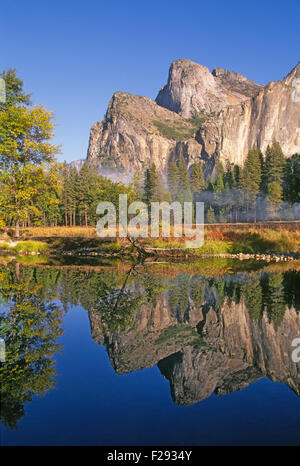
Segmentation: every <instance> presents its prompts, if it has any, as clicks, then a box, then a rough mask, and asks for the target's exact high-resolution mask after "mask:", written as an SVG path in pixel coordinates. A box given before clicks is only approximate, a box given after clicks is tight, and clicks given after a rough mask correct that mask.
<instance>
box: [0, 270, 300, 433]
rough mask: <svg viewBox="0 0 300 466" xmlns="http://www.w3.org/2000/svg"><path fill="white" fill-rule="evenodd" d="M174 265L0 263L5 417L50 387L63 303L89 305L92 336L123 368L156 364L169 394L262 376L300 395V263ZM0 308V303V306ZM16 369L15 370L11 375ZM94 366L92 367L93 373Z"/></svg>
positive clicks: (176, 396)
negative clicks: (298, 342) (246, 267)
mask: <svg viewBox="0 0 300 466" xmlns="http://www.w3.org/2000/svg"><path fill="white" fill-rule="evenodd" d="M183 270H184V269H182V268H181V267H180V266H172V267H170V268H168V267H166V268H165V269H164V268H163V267H162V268H160V267H158V268H156V267H155V266H152V267H149V266H147V267H144V266H142V265H136V266H133V267H125V266H121V267H119V268H118V267H74V266H73V267H43V266H40V267H31V266H20V267H19V266H17V265H16V264H10V265H8V266H5V267H4V266H3V267H0V278H1V280H0V285H1V286H0V293H1V302H2V305H1V313H0V318H1V319H0V327H1V333H2V334H3V335H4V339H5V341H6V343H7V349H8V353H7V360H6V362H5V363H3V364H2V365H1V404H2V406H1V418H2V421H3V422H4V424H5V425H7V426H9V427H16V425H17V422H18V420H19V419H21V418H22V417H23V415H24V405H25V404H26V403H27V402H29V401H31V399H32V397H33V396H34V395H37V394H43V393H45V392H46V391H47V390H50V389H51V388H52V387H53V383H54V376H55V360H53V358H52V356H53V355H54V354H55V352H56V351H57V350H58V349H59V346H58V344H57V339H58V337H59V336H60V335H61V334H62V326H61V323H62V317H63V314H62V310H61V309H60V306H58V305H57V302H58V301H57V300H56V299H55V298H57V299H58V300H59V301H60V302H61V305H62V307H63V308H64V310H65V311H66V310H67V309H68V306H69V305H81V306H82V307H83V308H84V309H86V310H87V311H88V315H89V319H90V326H91V333H92V338H93V339H94V341H95V342H96V343H98V344H100V345H104V347H105V348H106V350H107V352H108V355H109V358H110V361H111V364H112V366H113V368H114V369H115V371H116V372H117V373H119V374H125V373H129V372H132V371H135V370H139V369H142V368H150V367H152V366H154V365H158V368H159V370H160V371H161V373H162V374H163V376H165V377H166V378H167V379H168V380H169V382H170V387H171V393H172V398H173V400H174V402H175V403H177V404H182V405H191V404H193V403H196V402H198V401H200V400H203V399H205V398H207V397H209V396H210V395H211V394H212V393H213V392H215V393H216V394H217V395H223V394H226V393H230V392H233V391H236V390H240V389H243V388H244V387H246V386H247V385H249V384H251V383H253V382H254V381H256V380H258V379H259V378H261V377H268V378H269V379H271V380H273V381H280V382H283V383H285V384H286V385H288V386H289V387H290V388H291V389H292V390H294V392H295V393H296V394H297V395H298V396H299V395H300V364H296V363H295V362H293V361H292V358H291V353H292V350H293V348H292V346H291V342H292V341H293V339H294V338H297V337H299V336H300V314H299V311H300V295H299V289H300V272H299V271H297V270H295V269H288V270H286V271H282V270H281V269H280V268H279V267H276V266H274V268H273V269H272V268H270V267H269V268H268V267H267V268H266V269H262V270H258V271H252V272H235V273H232V272H231V273H226V272H223V273H221V274H220V273H219V272H218V274H215V276H214V275H213V273H212V272H211V275H212V276H209V277H208V276H207V273H204V272H203V271H202V272H201V271H199V270H198V272H197V273H192V274H191V273H186V272H184V271H183ZM3 309H4V311H3ZM12 374H14V376H12ZM96 376H97V373H95V377H96Z"/></svg>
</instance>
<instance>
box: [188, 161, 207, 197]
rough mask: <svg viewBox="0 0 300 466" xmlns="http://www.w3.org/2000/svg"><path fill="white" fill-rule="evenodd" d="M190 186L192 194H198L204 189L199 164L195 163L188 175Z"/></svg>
mask: <svg viewBox="0 0 300 466" xmlns="http://www.w3.org/2000/svg"><path fill="white" fill-rule="evenodd" d="M190 186H191V189H192V191H193V192H194V193H200V192H201V191H203V190H204V188H205V180H204V175H203V170H202V165H201V164H200V163H195V164H194V165H193V167H192V172H191V175H190Z"/></svg>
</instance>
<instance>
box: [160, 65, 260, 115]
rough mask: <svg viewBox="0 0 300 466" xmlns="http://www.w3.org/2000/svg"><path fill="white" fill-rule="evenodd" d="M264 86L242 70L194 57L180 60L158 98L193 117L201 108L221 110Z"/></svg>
mask: <svg viewBox="0 0 300 466" xmlns="http://www.w3.org/2000/svg"><path fill="white" fill-rule="evenodd" d="M261 87H262V86H260V85H259V84H256V83H255V82H253V81H250V80H249V79H247V78H245V77H244V76H242V75H241V74H239V73H234V72H230V71H227V70H224V69H222V68H215V69H214V70H213V72H212V73H211V72H210V71H209V69H208V68H206V67H205V66H203V65H199V64H198V63H194V62H192V61H190V60H176V61H174V62H173V63H172V64H171V66H170V70H169V78H168V83H167V84H166V86H164V87H163V88H162V89H161V90H160V92H159V93H158V96H157V98H156V102H157V103H158V104H159V105H161V106H162V107H165V108H168V109H169V110H172V111H174V112H176V113H179V114H180V115H182V116H184V117H187V118H190V117H192V116H194V115H195V114H197V113H199V112H206V113H213V112H218V111H219V110H221V109H222V108H224V107H226V106H227V105H234V104H238V103H240V102H241V101H243V100H246V99H249V98H251V97H253V96H255V95H257V94H258V92H259V90H260V89H261Z"/></svg>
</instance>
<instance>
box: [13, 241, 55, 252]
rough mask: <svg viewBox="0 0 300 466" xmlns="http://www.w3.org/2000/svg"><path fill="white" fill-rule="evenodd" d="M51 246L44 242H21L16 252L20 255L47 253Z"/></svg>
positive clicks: (16, 247)
mask: <svg viewBox="0 0 300 466" xmlns="http://www.w3.org/2000/svg"><path fill="white" fill-rule="evenodd" d="M48 248H49V246H48V244H47V243H43V242H42V241H21V242H19V243H18V244H17V245H16V246H15V248H14V250H15V251H16V252H18V253H20V252H23V253H30V252H39V253H45V252H46V251H47V250H48Z"/></svg>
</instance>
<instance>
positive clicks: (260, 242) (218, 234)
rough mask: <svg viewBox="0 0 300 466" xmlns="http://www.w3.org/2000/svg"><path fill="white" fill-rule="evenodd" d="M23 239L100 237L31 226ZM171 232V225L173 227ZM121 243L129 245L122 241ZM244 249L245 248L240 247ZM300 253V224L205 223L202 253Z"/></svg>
mask: <svg viewBox="0 0 300 466" xmlns="http://www.w3.org/2000/svg"><path fill="white" fill-rule="evenodd" d="M21 234H22V239H32V238H36V239H42V238H78V239H80V238H82V239H84V238H86V239H89V238H91V239H92V238H98V240H99V237H98V236H97V233H96V229H95V227H32V228H25V229H22V230H21ZM171 234H172V228H171ZM185 239H186V238H184V237H182V238H174V237H172V236H171V237H169V238H162V237H160V238H150V237H149V238H148V239H139V243H140V244H144V245H145V246H149V247H162V248H182V247H184V243H185ZM120 241H121V245H123V246H125V245H127V246H128V244H126V243H127V241H126V240H125V241H124V240H120ZM240 248H242V249H240ZM204 250H205V252H209V251H211V253H215V254H217V253H222V252H262V253H263V252H266V251H275V252H299V251H300V223H298V222H293V223H286V224H284V223H282V222H278V223H276V224H274V223H268V224H267V223H266V224H256V225H255V226H254V225H253V224H247V225H246V224H242V225H241V224H237V225H234V224H230V225H229V224H226V225H205V243H204V247H203V251H201V252H203V253H204Z"/></svg>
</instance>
